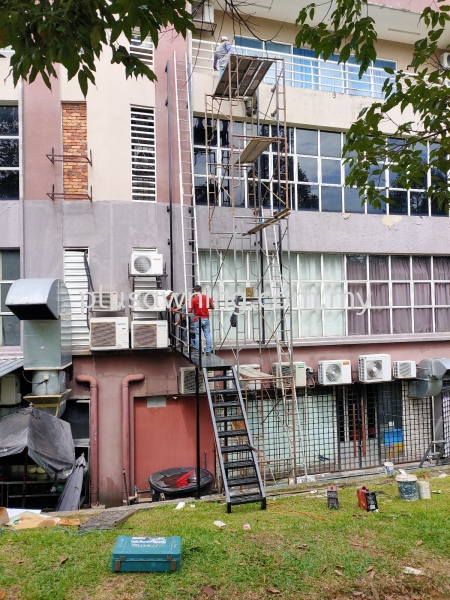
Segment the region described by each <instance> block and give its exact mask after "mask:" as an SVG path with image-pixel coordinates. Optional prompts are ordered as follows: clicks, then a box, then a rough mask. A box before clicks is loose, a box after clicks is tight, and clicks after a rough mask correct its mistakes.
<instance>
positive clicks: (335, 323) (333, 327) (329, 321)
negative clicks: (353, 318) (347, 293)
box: [323, 310, 345, 337]
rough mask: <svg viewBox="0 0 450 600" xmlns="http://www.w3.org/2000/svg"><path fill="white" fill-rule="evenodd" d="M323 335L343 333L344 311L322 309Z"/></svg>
mask: <svg viewBox="0 0 450 600" xmlns="http://www.w3.org/2000/svg"><path fill="white" fill-rule="evenodd" d="M323 318H324V332H323V334H324V336H330V337H331V336H335V335H344V333H345V331H344V311H343V310H324V312H323Z"/></svg>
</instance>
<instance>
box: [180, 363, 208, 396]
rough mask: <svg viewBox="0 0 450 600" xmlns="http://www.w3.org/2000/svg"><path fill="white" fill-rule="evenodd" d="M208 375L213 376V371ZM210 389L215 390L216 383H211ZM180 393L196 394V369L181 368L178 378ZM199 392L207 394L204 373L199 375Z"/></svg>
mask: <svg viewBox="0 0 450 600" xmlns="http://www.w3.org/2000/svg"><path fill="white" fill-rule="evenodd" d="M208 375H211V376H212V375H213V371H208ZM209 389H210V390H213V389H214V381H210V382H209ZM178 392H179V393H180V394H191V395H192V394H195V393H196V389H195V367H180V374H179V376H178ZM199 392H200V394H205V393H206V388H205V381H204V379H203V375H202V373H199Z"/></svg>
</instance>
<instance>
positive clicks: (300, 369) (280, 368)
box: [272, 362, 306, 390]
mask: <svg viewBox="0 0 450 600" xmlns="http://www.w3.org/2000/svg"><path fill="white" fill-rule="evenodd" d="M292 364H293V367H294V372H292V369H291V363H289V362H282V363H274V364H273V365H272V375H273V376H274V377H276V378H277V379H276V380H275V387H276V388H277V389H279V390H281V389H291V388H292V384H291V381H292V379H286V377H289V378H291V377H292V376H294V385H295V387H306V363H304V362H294V363H292ZM278 378H279V379H278ZM281 378H283V379H281Z"/></svg>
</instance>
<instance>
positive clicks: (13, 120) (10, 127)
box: [0, 106, 19, 200]
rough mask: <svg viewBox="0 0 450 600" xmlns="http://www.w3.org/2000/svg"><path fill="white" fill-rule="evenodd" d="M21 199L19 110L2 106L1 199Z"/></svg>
mask: <svg viewBox="0 0 450 600" xmlns="http://www.w3.org/2000/svg"><path fill="white" fill-rule="evenodd" d="M18 199H19V111H18V107H17V106H0V200H18Z"/></svg>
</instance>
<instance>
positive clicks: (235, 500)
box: [203, 365, 266, 513]
mask: <svg viewBox="0 0 450 600" xmlns="http://www.w3.org/2000/svg"><path fill="white" fill-rule="evenodd" d="M217 373H220V374H217ZM203 376H204V378H205V384H206V393H207V396H208V402H209V408H210V411H211V418H212V423H213V429H214V436H215V440H216V447H217V453H218V461H219V464H220V470H221V473H222V480H223V486H224V492H225V498H226V503H227V512H228V513H231V508H232V506H235V505H237V504H247V503H250V502H260V503H261V509H262V510H264V509H265V508H266V496H265V492H264V486H263V482H262V479H261V473H260V470H259V465H258V455H257V451H256V449H255V447H254V446H253V440H252V435H251V432H250V428H249V425H248V420H247V415H246V412H245V408H244V401H243V398H242V393H241V388H240V384H239V379H238V376H237V371H236V367H235V366H231V367H230V366H229V365H223V366H221V367H218V366H215V367H214V371H211V370H210V368H208V367H204V368H203Z"/></svg>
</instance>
